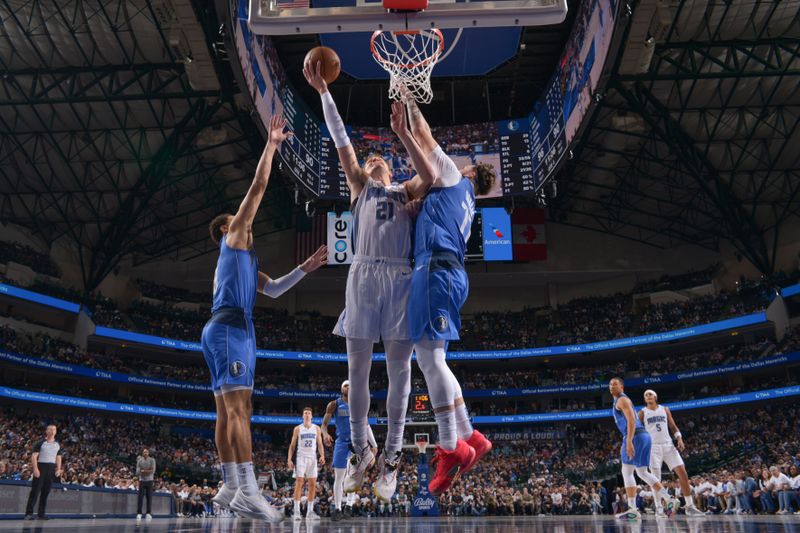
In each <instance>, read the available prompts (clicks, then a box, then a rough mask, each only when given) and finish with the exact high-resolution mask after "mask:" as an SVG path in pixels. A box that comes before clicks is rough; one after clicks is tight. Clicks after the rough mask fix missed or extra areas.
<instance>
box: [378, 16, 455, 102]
mask: <svg viewBox="0 0 800 533" xmlns="http://www.w3.org/2000/svg"><path fill="white" fill-rule="evenodd" d="M370 46H371V48H372V54H373V56H374V57H375V61H377V62H378V64H379V65H380V66H381V67H383V69H384V70H386V72H388V73H389V98H391V99H392V100H404V101H405V100H408V99H410V98H413V99H414V100H416V101H417V102H419V103H422V104H428V103H430V102H431V100H433V91H431V72H433V67H434V66H436V63H437V62H438V61H439V59H440V58H441V56H442V51H443V50H444V37H443V36H442V32H441V31H439V30H437V29H430V30H411V31H395V32H391V31H376V32H375V33H374V34H373V35H372V41H371V45H370Z"/></svg>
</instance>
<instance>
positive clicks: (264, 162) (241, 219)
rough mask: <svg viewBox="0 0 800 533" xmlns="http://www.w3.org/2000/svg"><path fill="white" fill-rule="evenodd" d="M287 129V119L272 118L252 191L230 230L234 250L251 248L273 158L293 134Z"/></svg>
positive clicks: (229, 243)
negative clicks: (254, 221) (251, 234)
mask: <svg viewBox="0 0 800 533" xmlns="http://www.w3.org/2000/svg"><path fill="white" fill-rule="evenodd" d="M285 129H286V119H285V118H283V117H280V116H274V117H272V120H270V124H269V140H268V141H267V146H266V147H265V148H264V152H263V153H262V154H261V159H260V160H259V161H258V166H257V167H256V175H255V177H254V178H253V183H252V184H250V189H249V190H248V191H247V194H246V195H245V197H244V200H242V203H241V204H240V205H239V210H238V211H237V212H236V215H234V217H233V220H232V221H231V225H230V228H228V237H227V239H228V245H229V246H230V247H232V248H240V249H246V248H248V246H249V244H250V243H249V236H250V230H251V228H252V227H253V220H254V219H255V218H256V212H257V211H258V206H259V205H260V204H261V199H262V198H263V197H264V191H266V190H267V183H269V173H270V169H271V168H272V158H273V156H274V155H275V151H276V150H277V149H278V146H280V144H281V143H282V142H283V141H285V140H286V139H287V138H289V137H290V136H291V135H292V132H284V130H285Z"/></svg>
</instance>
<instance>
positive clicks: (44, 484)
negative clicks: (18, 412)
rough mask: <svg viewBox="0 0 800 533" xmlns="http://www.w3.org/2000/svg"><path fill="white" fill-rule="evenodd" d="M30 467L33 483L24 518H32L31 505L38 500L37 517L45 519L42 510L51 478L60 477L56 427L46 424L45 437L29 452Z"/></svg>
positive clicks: (59, 450)
mask: <svg viewBox="0 0 800 533" xmlns="http://www.w3.org/2000/svg"><path fill="white" fill-rule="evenodd" d="M31 467H32V468H33V483H32V485H31V493H30V496H28V506H27V508H26V509H25V520H33V507H34V506H35V505H36V500H37V499H38V500H39V518H40V519H42V520H47V518H45V516H44V510H45V508H46V507H47V496H48V494H50V487H51V486H52V485H53V479H54V478H57V477H61V445H60V444H59V443H58V442H57V441H56V427H55V426H54V425H52V424H51V425H49V426H47V429H46V430H45V438H44V440H43V441H40V442H37V443H36V445H35V446H34V447H33V453H32V454H31Z"/></svg>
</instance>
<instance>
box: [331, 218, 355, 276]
mask: <svg viewBox="0 0 800 533" xmlns="http://www.w3.org/2000/svg"><path fill="white" fill-rule="evenodd" d="M352 233H353V215H352V213H350V212H349V211H345V212H344V213H342V214H341V215H340V216H337V215H336V213H333V212H330V213H328V264H329V265H349V264H350V263H352V262H353V240H352Z"/></svg>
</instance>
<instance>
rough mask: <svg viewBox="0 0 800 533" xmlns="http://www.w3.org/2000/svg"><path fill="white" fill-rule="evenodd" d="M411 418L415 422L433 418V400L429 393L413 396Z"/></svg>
mask: <svg viewBox="0 0 800 533" xmlns="http://www.w3.org/2000/svg"><path fill="white" fill-rule="evenodd" d="M411 417H412V418H413V419H414V420H415V421H425V420H430V419H432V418H433V408H431V399H430V397H429V396H428V394H427V393H425V394H414V395H413V396H411Z"/></svg>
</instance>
